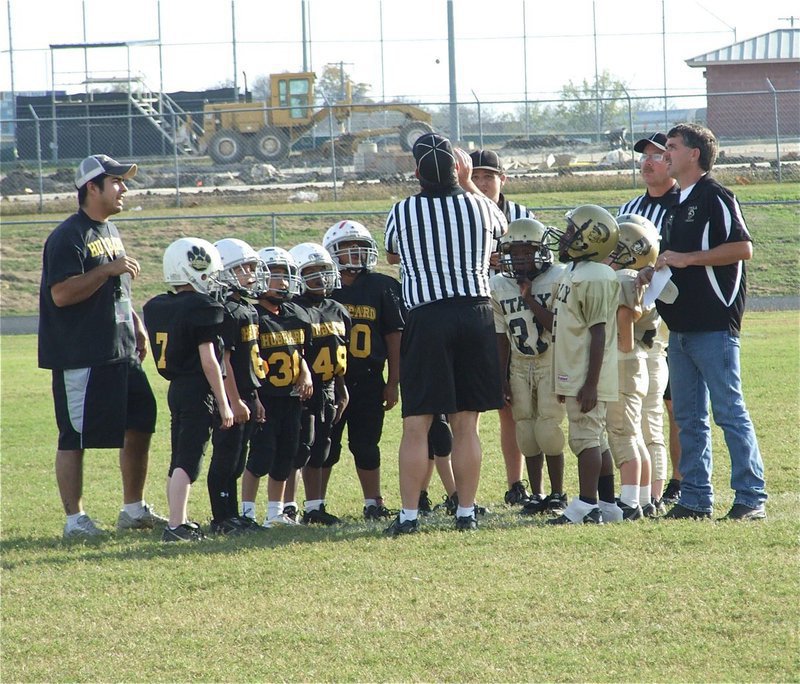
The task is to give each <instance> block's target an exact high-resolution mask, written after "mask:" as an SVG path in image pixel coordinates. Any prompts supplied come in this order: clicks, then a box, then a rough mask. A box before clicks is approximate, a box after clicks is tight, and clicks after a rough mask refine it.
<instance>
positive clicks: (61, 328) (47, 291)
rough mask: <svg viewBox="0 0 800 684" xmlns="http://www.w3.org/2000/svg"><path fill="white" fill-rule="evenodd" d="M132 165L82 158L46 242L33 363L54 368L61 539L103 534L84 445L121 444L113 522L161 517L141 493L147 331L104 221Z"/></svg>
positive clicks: (149, 399)
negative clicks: (119, 493) (91, 502)
mask: <svg viewBox="0 0 800 684" xmlns="http://www.w3.org/2000/svg"><path fill="white" fill-rule="evenodd" d="M136 170H137V167H136V164H121V163H119V162H117V161H115V160H113V159H111V157H108V156H106V155H104V154H98V155H92V156H91V157H87V158H86V159H84V160H83V161H82V162H81V163H80V165H79V166H78V169H77V171H76V173H75V187H76V188H77V189H78V205H79V207H78V211H77V212H76V213H75V214H73V215H72V216H70V217H69V218H67V219H66V220H65V221H64V222H63V223H61V224H60V225H59V226H58V227H57V228H56V229H55V230H54V231H53V232H52V233H51V234H50V235H49V236H48V238H47V241H46V242H45V245H44V253H43V258H42V281H41V286H40V290H39V367H40V368H49V369H51V370H52V374H53V400H54V404H55V414H56V423H57V424H58V431H59V435H58V449H57V451H56V480H57V482H58V489H59V492H60V494H61V501H62V503H63V505H64V512H65V513H66V516H67V521H66V524H65V526H64V536H65V537H67V538H74V537H78V538H80V537H94V536H98V535H101V534H103V530H102V529H101V528H99V527H97V526H96V525H95V523H94V521H93V520H92V519H91V518H90V517H89V516H88V515H86V513H85V511H84V510H83V498H82V494H83V455H84V450H85V449H87V448H119V464H120V470H121V471H122V487H123V504H124V505H123V507H122V510H121V511H120V513H119V517H118V518H117V528H118V529H121V530H127V529H142V528H145V529H152V528H153V527H154V526H156V525H163V524H165V523H166V519H165V518H162V517H161V516H159V515H157V514H156V513H155V512H154V511H153V510H152V509H151V508H150V507H149V506H148V505H147V504H146V503H145V501H144V498H143V491H144V483H145V477H146V474H147V461H148V453H149V447H150V437H151V435H152V434H153V432H154V430H155V424H156V402H155V398H154V397H153V392H152V391H151V389H150V384H149V383H148V381H147V376H146V375H145V373H144V371H143V370H142V366H141V361H142V360H143V359H144V357H145V354H146V353H147V336H146V333H145V330H144V326H143V325H142V323H141V321H140V320H139V317H138V316H137V315H136V312H135V311H134V309H133V307H132V305H131V280H132V279H133V278H135V277H136V276H137V275H138V274H139V263H138V262H137V261H136V259H134V258H132V257H131V256H130V255H128V254H127V252H126V251H125V247H124V245H123V244H122V239H121V237H120V234H119V232H118V231H117V228H116V226H115V225H114V224H113V223H111V222H110V221H109V220H108V219H109V217H110V216H112V215H114V214H118V213H119V212H121V211H122V206H123V200H122V197H123V195H124V194H125V192H126V191H127V189H128V188H127V187H126V185H125V181H126V180H127V179H129V178H132V177H133V176H134V175H135V174H136Z"/></svg>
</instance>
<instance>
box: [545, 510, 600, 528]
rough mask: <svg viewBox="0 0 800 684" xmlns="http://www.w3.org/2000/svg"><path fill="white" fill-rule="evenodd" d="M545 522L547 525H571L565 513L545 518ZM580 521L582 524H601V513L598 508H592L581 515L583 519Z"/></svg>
mask: <svg viewBox="0 0 800 684" xmlns="http://www.w3.org/2000/svg"><path fill="white" fill-rule="evenodd" d="M545 523H547V524H548V525H571V524H575V523H573V522H572V521H571V520H570V519H569V518H568V517H567V516H566V515H563V514H562V515H559V516H558V517H557V518H550V519H549V520H545ZM581 523H582V524H584V525H602V524H603V514H602V513H601V512H600V509H599V508H593V509H592V510H591V511H589V512H588V513H587V514H586V515H584V516H583V520H581Z"/></svg>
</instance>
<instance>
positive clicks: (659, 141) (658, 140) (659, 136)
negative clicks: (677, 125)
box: [633, 131, 667, 152]
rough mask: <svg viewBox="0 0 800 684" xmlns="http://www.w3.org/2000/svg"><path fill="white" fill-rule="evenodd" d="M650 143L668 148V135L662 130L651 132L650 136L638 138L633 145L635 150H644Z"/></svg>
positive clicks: (662, 148) (661, 147)
mask: <svg viewBox="0 0 800 684" xmlns="http://www.w3.org/2000/svg"><path fill="white" fill-rule="evenodd" d="M648 145H655V146H656V147H657V148H658V149H660V150H666V149H667V136H666V135H664V134H663V133H662V132H661V131H658V132H656V133H651V134H650V136H649V137H647V138H642V139H641V140H637V141H636V144H635V145H634V146H633V151H634V152H644V148H645V147H647V146H648Z"/></svg>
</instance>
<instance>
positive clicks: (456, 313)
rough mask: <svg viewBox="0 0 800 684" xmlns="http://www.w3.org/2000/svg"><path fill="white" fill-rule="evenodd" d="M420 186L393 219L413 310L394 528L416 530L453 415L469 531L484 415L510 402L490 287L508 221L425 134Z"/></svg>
mask: <svg viewBox="0 0 800 684" xmlns="http://www.w3.org/2000/svg"><path fill="white" fill-rule="evenodd" d="M413 154H414V159H415V160H416V163H417V169H416V176H417V178H418V179H419V182H420V186H421V191H420V192H419V193H418V194H416V195H414V196H412V197H408V198H406V199H404V200H402V201H400V202H398V203H397V204H395V205H394V206H393V207H392V209H391V211H390V212H389V216H388V217H387V219H386V238H385V246H386V251H387V253H388V254H389V256H390V259H391V257H392V255H395V256H399V261H400V264H401V270H402V292H403V301H404V303H405V306H406V307H407V309H408V310H409V313H408V318H407V322H406V327H405V329H404V330H403V337H402V342H401V347H400V386H401V388H402V396H403V436H402V439H401V441H400V454H399V466H400V496H401V499H402V503H403V507H402V510H401V511H400V514H399V516H398V518H397V519H396V520H395V521H394V522H393V523H392V525H391V526H390V527H389V528H388V529H387V530H386V532H387V533H388V534H392V535H398V534H408V533H412V532H416V531H417V529H418V528H417V513H418V511H417V506H418V502H419V493H420V490H421V489H422V484H423V480H424V478H425V475H426V473H427V466H428V430H429V428H430V426H431V422H432V420H433V417H434V415H436V414H439V413H446V414H448V416H449V419H450V426H451V428H452V430H453V453H452V463H453V473H454V475H455V480H456V487H457V490H458V498H459V505H458V510H457V511H456V529H460V530H471V529H475V528H476V527H477V522H476V520H475V494H476V492H477V489H478V480H479V478H480V467H481V445H480V439H479V437H478V415H479V413H480V412H482V411H488V410H491V409H497V408H500V406H502V403H503V401H502V387H501V382H500V378H501V376H500V369H499V365H498V358H497V342H496V340H495V332H494V323H493V316H492V306H491V299H490V293H489V256H490V254H491V251H492V248H493V245H494V241H495V240H496V239H497V238H499V237H500V236H501V235H503V234H504V233H505V232H506V230H507V229H508V225H507V221H506V217H505V216H504V215H503V213H502V212H501V211H500V209H498V207H497V205H496V204H495V203H494V202H492V201H491V200H490V199H488V198H487V197H486V196H484V195H483V194H482V193H481V191H480V190H479V189H478V188H477V186H476V185H475V184H474V183H473V181H472V178H471V176H472V162H471V160H470V157H469V155H468V154H467V153H466V152H464V151H463V150H459V149H456V150H454V149H453V147H452V145H451V144H450V141H449V140H447V139H446V138H443V137H442V136H440V135H437V134H435V133H426V134H425V135H423V136H421V137H420V138H419V139H418V140H417V141H416V143H415V144H414V149H413Z"/></svg>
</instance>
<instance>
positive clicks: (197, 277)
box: [164, 237, 227, 298]
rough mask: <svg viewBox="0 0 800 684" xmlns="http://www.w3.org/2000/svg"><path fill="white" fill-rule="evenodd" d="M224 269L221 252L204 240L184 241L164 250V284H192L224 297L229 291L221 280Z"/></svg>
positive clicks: (210, 293) (213, 295) (196, 288)
mask: <svg viewBox="0 0 800 684" xmlns="http://www.w3.org/2000/svg"><path fill="white" fill-rule="evenodd" d="M222 268H223V266H222V258H221V257H220V255H219V251H218V250H217V248H216V247H214V245H212V244H211V243H210V242H208V240H203V239H202V238H194V237H188V238H180V239H179V240H175V242H173V243H172V244H171V245H170V246H169V247H167V248H166V249H165V250H164V282H165V283H167V284H169V285H191V286H192V287H194V289H195V290H197V291H198V292H203V293H205V294H207V295H211V296H212V297H217V298H222V297H223V296H224V295H225V292H226V291H227V288H226V287H225V285H224V283H223V282H222V281H221V280H220V272H221V271H222Z"/></svg>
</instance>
